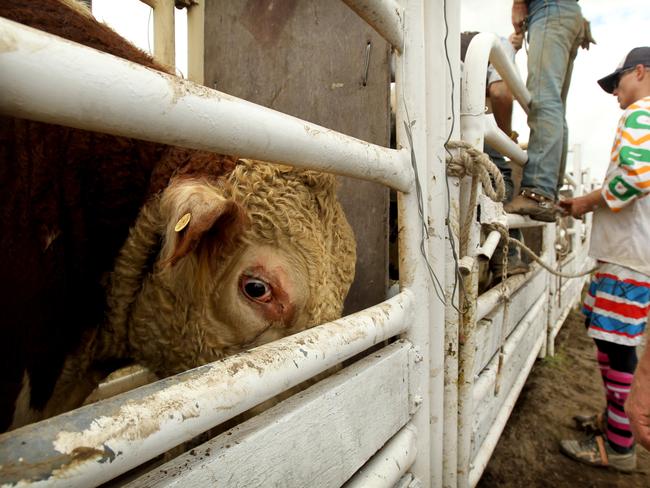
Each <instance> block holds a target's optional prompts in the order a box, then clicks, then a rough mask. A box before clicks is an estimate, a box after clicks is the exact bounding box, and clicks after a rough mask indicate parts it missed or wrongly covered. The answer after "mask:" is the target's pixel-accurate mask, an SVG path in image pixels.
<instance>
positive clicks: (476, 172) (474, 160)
mask: <svg viewBox="0 0 650 488" xmlns="http://www.w3.org/2000/svg"><path fill="white" fill-rule="evenodd" d="M447 148H448V149H459V153H458V154H457V155H456V156H455V157H450V156H449V155H448V156H447V174H448V175H450V176H455V177H457V178H463V177H465V176H471V177H472V178H473V180H474V181H473V182H472V187H471V193H470V201H469V208H474V207H475V206H476V200H477V194H478V191H477V190H478V188H477V178H478V181H480V182H481V186H482V187H483V192H484V193H485V194H486V195H487V196H488V197H490V198H491V199H492V200H494V201H495V202H501V201H503V199H504V197H505V183H504V181H503V175H502V174H501V171H500V170H499V168H497V166H496V165H495V164H494V163H493V162H492V161H491V160H490V157H489V156H488V155H487V154H485V153H483V152H481V151H479V150H478V149H476V148H475V147H473V146H472V145H471V144H469V143H467V142H465V141H449V142H448V143H447ZM474 177H477V178H474ZM472 218H473V212H468V215H467V218H466V219H465V222H463V225H462V228H461V247H465V246H466V245H467V240H468V237H469V230H470V227H471V222H472V220H471V219H472ZM488 228H490V229H493V230H496V231H497V232H499V234H501V237H502V239H503V242H504V253H503V254H504V256H503V272H504V275H503V276H504V281H505V278H506V277H507V270H508V258H507V255H508V245H509V244H514V245H515V246H518V247H519V248H520V249H521V250H522V251H524V252H525V253H526V254H528V255H529V256H530V257H531V258H532V259H533V260H534V261H535V262H537V263H539V264H540V265H541V266H542V267H543V268H544V269H546V270H547V271H548V272H549V273H551V274H553V275H555V276H559V277H561V278H580V277H581V276H586V275H588V274H591V273H593V272H594V271H595V270H596V268H593V269H589V270H586V271H583V272H580V273H563V272H561V271H558V270H555V269H553V268H551V267H550V266H549V265H548V264H546V263H545V262H544V261H542V259H541V258H540V257H539V256H538V255H537V254H535V252H534V251H533V250H532V249H530V248H529V247H528V246H526V244H524V243H523V242H521V241H520V240H518V239H515V238H513V237H510V236H509V235H508V229H507V228H506V227H505V226H504V225H501V224H490V225H488ZM466 251H467V250H466V249H464V253H466Z"/></svg>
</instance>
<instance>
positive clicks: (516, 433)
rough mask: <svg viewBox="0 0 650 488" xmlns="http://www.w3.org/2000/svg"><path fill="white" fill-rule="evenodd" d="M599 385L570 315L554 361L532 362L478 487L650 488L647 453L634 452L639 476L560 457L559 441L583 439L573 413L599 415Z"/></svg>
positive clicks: (588, 347)
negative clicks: (524, 383)
mask: <svg viewBox="0 0 650 488" xmlns="http://www.w3.org/2000/svg"><path fill="white" fill-rule="evenodd" d="M604 406H605V399H604V393H603V386H602V380H601V379H600V373H599V372H598V367H597V364H596V359H595V347H594V345H593V341H592V340H591V339H590V338H588V337H587V335H586V333H585V329H584V317H583V316H582V314H580V313H579V312H573V311H572V312H571V314H570V315H569V317H568V318H567V320H566V322H565V324H564V327H562V329H561V331H560V333H559V335H558V337H557V339H556V355H555V356H554V357H552V358H547V359H544V360H541V361H537V363H536V364H535V366H534V368H533V371H532V373H531V375H530V377H529V378H528V381H527V383H526V385H525V386H524V389H523V391H522V393H521V396H520V397H519V400H518V402H517V404H516V405H515V408H514V410H513V412H512V415H511V417H510V420H509V422H508V425H507V426H506V428H505V430H504V432H503V435H502V436H501V440H500V441H499V444H498V445H497V447H496V450H495V452H494V455H493V456H492V459H491V461H490V464H489V465H488V467H487V469H486V470H485V473H484V474H483V478H482V479H481V481H480V482H479V484H478V486H479V487H481V488H488V487H507V488H510V487H514V488H516V487H526V488H537V487H540V488H542V487H553V488H564V487H571V488H574V487H590V488H591V487H594V488H595V487H598V488H600V487H625V488H636V487H639V488H641V487H644V488H647V487H650V453H648V452H647V451H645V450H644V449H643V448H637V454H638V468H639V471H638V472H636V473H632V474H623V473H617V472H615V471H611V470H607V469H603V468H593V467H590V466H586V465H583V464H580V463H576V462H575V461H572V460H571V459H569V458H567V457H565V456H564V455H562V454H560V451H559V442H560V440H561V439H570V438H578V437H579V436H581V435H584V434H582V433H580V432H578V431H576V430H575V428H574V427H573V420H572V417H573V415H575V414H576V413H593V412H596V411H598V410H601V409H604Z"/></svg>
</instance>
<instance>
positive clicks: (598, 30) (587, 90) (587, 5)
mask: <svg viewBox="0 0 650 488" xmlns="http://www.w3.org/2000/svg"><path fill="white" fill-rule="evenodd" d="M448 1H449V0H448ZM460 3H461V30H477V31H488V32H494V33H496V34H498V35H502V36H508V35H509V34H510V33H511V32H512V30H513V29H512V24H511V23H510V6H511V5H512V0H461V2H460ZM580 6H581V7H582V10H583V15H584V16H585V17H586V18H587V19H589V20H590V21H591V28H592V33H593V35H594V37H595V39H596V41H597V43H598V44H597V45H595V46H592V47H591V48H590V50H589V51H585V50H582V49H580V50H579V51H578V57H577V58H576V61H575V66H574V71H573V77H572V81H571V89H570V91H569V98H568V104H567V105H568V108H567V120H568V124H569V140H570V141H569V142H570V146H573V145H576V144H578V145H580V147H581V152H582V160H583V166H585V165H588V166H590V167H591V168H592V175H593V176H595V177H596V178H602V176H603V175H604V172H605V169H606V167H607V163H608V160H609V151H610V149H611V143H612V141H613V138H614V130H615V128H616V124H617V122H618V118H619V117H620V114H621V111H620V109H619V108H618V103H617V102H616V98H615V97H613V96H611V95H608V94H607V93H605V92H604V91H602V90H601V89H600V87H599V86H598V85H597V84H596V80H597V79H598V78H601V77H602V76H605V75H607V74H609V73H610V72H612V71H613V70H614V69H615V67H616V66H617V65H618V63H619V62H620V60H621V59H622V58H623V56H624V55H625V54H626V53H627V52H628V51H629V50H630V49H632V48H633V47H636V46H644V45H650V40H649V39H650V36H649V34H648V30H650V0H581V1H580ZM93 11H94V14H95V16H96V17H97V18H99V19H100V20H103V21H105V22H106V23H108V24H109V25H111V26H112V27H113V28H115V29H116V30H117V31H118V32H120V33H121V34H122V35H124V36H125V37H127V38H128V39H130V40H131V41H132V42H134V43H135V44H136V45H138V46H140V47H141V48H143V49H145V50H146V49H148V47H149V46H151V48H153V34H152V33H151V29H152V28H151V25H150V24H151V21H150V19H149V17H150V16H149V12H150V9H149V7H147V6H146V5H144V4H142V3H140V2H138V1H136V0H93ZM148 24H149V31H150V34H149V38H148V37H147V25H148ZM176 28H177V33H176V38H177V50H176V59H177V66H178V69H179V70H180V72H181V73H182V74H186V73H187V70H186V65H187V61H186V59H187V56H186V52H185V49H186V47H185V46H186V42H185V38H186V36H187V30H186V17H185V11H184V10H182V11H179V10H176ZM517 66H518V67H519V71H520V73H521V75H522V77H523V78H524V80H525V77H526V53H525V52H524V51H523V50H522V51H520V52H519V53H518V54H517ZM514 128H515V130H517V131H518V132H519V133H520V134H522V138H523V140H526V139H527V137H528V129H527V127H526V122H525V118H524V117H523V112H522V111H521V110H517V111H515V116H514Z"/></svg>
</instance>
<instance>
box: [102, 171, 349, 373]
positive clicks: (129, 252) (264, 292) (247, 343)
mask: <svg viewBox="0 0 650 488" xmlns="http://www.w3.org/2000/svg"><path fill="white" fill-rule="evenodd" d="M160 242H162V245H160ZM152 255H155V258H154V260H153V264H150V268H147V266H148V264H149V263H150V262H151V256H152ZM354 261H355V243H354V239H353V235H352V231H351V229H350V227H349V225H348V223H347V220H346V219H345V216H344V214H343V211H342V209H341V207H340V205H339V203H338V201H337V199H336V193H335V179H334V178H333V177H332V176H329V175H324V174H320V173H317V172H313V171H299V170H295V169H291V168H288V167H283V166H274V165H271V164H269V163H264V162H260V161H248V160H241V161H239V162H238V164H237V166H236V167H235V169H234V170H233V171H232V172H231V173H230V174H229V175H227V177H225V178H223V179H222V180H220V181H218V182H216V183H214V182H210V181H209V180H206V179H205V178H185V177H184V178H177V179H174V180H172V182H171V183H170V184H169V186H168V187H167V188H166V189H165V190H164V191H163V192H162V194H161V196H160V197H159V198H155V199H154V200H152V201H151V202H150V203H149V204H147V205H146V206H145V207H144V208H143V210H142V211H141V213H140V216H139V218H138V220H137V222H136V225H135V227H134V228H133V230H132V232H131V233H130V235H129V238H128V239H127V242H126V244H125V246H124V248H123V249H122V251H121V253H120V256H119V257H118V260H117V264H116V269H115V271H114V273H113V277H112V285H111V290H110V292H109V297H110V300H109V304H110V305H111V309H110V313H109V324H110V325H109V326H108V327H107V328H106V329H105V331H104V332H105V333H104V334H102V336H101V341H100V342H101V346H100V348H101V350H102V351H103V353H102V354H103V355H109V356H110V355H112V356H115V355H116V354H128V355H130V356H131V357H133V358H134V359H135V360H137V361H138V362H140V363H141V364H144V365H145V366H147V367H148V368H149V369H150V370H151V371H153V372H155V373H156V374H157V375H159V376H166V375H169V374H174V373H177V372H180V371H183V370H185V369H189V368H191V367H195V366H198V365H200V364H204V363H206V362H210V361H214V360H216V359H219V358H221V357H223V356H224V355H228V354H234V353H236V352H239V351H242V350H244V349H246V348H250V347H255V346H258V345H261V344H264V343H267V342H270V341H272V340H275V339H278V338H280V337H284V336H286V335H289V334H293V333H296V332H298V331H301V330H304V329H306V328H307V327H310V326H313V325H316V324H319V323H322V322H325V321H328V320H333V319H335V318H338V317H339V316H340V314H341V311H342V307H343V300H344V299H345V296H346V294H347V291H348V289H349V286H350V284H351V282H352V279H353V277H354ZM135 269H140V270H141V272H140V273H134V270H135ZM114 345H117V346H118V348H117V349H116V348H115V347H114ZM120 346H121V347H123V346H127V347H128V349H129V350H128V352H127V351H125V350H124V349H120ZM161 346H164V347H161Z"/></svg>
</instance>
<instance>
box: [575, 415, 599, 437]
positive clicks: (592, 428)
mask: <svg viewBox="0 0 650 488" xmlns="http://www.w3.org/2000/svg"><path fill="white" fill-rule="evenodd" d="M573 421H574V422H575V427H576V429H578V430H580V431H582V432H586V433H588V434H596V435H597V434H604V433H605V427H606V426H607V411H605V412H601V413H595V414H593V415H574V416H573Z"/></svg>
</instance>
